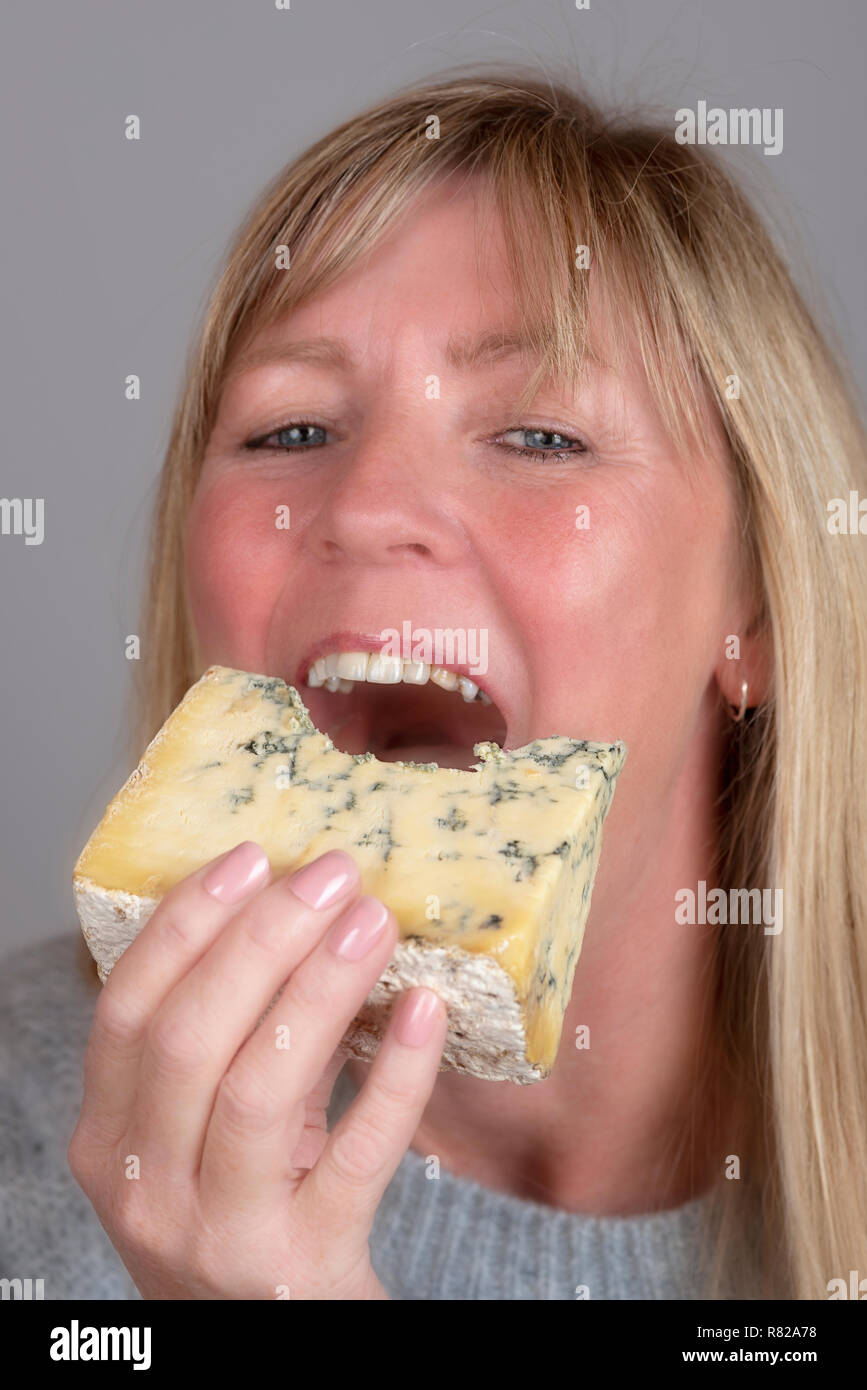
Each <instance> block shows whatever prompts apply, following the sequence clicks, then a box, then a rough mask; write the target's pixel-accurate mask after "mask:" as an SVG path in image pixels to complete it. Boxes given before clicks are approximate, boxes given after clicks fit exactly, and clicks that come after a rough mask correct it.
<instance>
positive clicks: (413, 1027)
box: [394, 989, 439, 1047]
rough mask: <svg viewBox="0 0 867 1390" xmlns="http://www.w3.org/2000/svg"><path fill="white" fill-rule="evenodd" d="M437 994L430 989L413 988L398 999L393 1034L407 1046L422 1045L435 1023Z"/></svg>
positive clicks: (437, 1003) (437, 1002)
mask: <svg viewBox="0 0 867 1390" xmlns="http://www.w3.org/2000/svg"><path fill="white" fill-rule="evenodd" d="M438 1005H439V996H438V995H436V994H434V992H433V990H431V989H413V990H410V992H409V993H408V994H405V995H404V997H403V998H402V999H401V1000H400V1003H399V1004H398V1014H397V1018H396V1019H395V1024H394V1035H395V1037H396V1038H397V1040H398V1042H402V1043H405V1044H406V1046H407V1047H423V1046H424V1044H425V1043H426V1042H427V1040H428V1038H429V1037H430V1035H431V1033H432V1032H433V1028H434V1024H435V1023H436V1018H437V1012H438Z"/></svg>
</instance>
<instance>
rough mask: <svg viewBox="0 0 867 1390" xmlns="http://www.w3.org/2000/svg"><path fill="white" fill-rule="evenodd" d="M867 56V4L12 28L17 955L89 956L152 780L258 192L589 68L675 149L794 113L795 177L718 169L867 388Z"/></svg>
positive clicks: (554, 0)
mask: <svg viewBox="0 0 867 1390" xmlns="http://www.w3.org/2000/svg"><path fill="white" fill-rule="evenodd" d="M865 36H867V7H865V6H864V4H863V0H823V2H822V3H821V4H819V3H817V0H725V2H724V3H723V0H591V7H590V9H589V10H587V11H578V10H576V9H575V6H574V3H573V0H516V3H505V4H503V3H474V0H437V3H431V0H368V3H364V0H292V3H291V9H290V10H288V11H278V10H276V9H275V8H274V4H273V0H181V2H180V3H179V0H147V3H144V4H143V3H141V0H110V3H109V0H105V3H95V0H90V3H82V0H77V3H73V4H69V3H68V0H39V3H38V4H31V5H27V6H25V5H24V4H21V3H19V4H17V5H14V6H13V5H6V6H4V8H3V13H2V18H0V132H2V134H0V143H2V152H0V188H2V206H3V215H2V240H3V254H2V272H0V296H2V299H0V323H2V330H0V352H2V362H0V382H2V413H0V428H2V454H0V458H2V474H0V496H8V497H44V499H45V539H44V542H43V544H42V545H41V546H26V545H25V544H24V540H23V537H21V536H0V644H2V645H0V662H2V668H0V692H2V704H0V709H2V720H0V768H2V783H3V795H2V825H0V829H2V835H0V876H2V877H0V881H2V889H3V891H2V906H0V953H3V952H6V951H8V950H10V949H12V948H13V947H15V946H17V945H19V944H24V943H27V942H31V941H36V940H38V939H40V938H43V937H47V936H52V935H55V934H58V933H61V932H63V931H69V932H76V931H77V930H78V927H77V919H76V916H75V910H74V907H73V903H72V896H71V889H70V876H71V872H72V866H73V864H74V862H75V859H76V857H77V855H78V853H79V851H80V849H81V848H82V846H83V844H84V842H85V840H86V839H87V837H88V835H89V834H90V832H91V831H92V829H93V828H94V826H95V825H96V823H97V821H98V820H99V818H100V816H101V815H102V812H103V809H104V807H105V804H106V803H107V801H109V800H110V799H111V797H112V796H113V795H114V793H115V792H116V791H117V789H118V788H119V786H120V785H121V782H122V781H123V780H124V778H125V777H126V775H127V774H128V772H129V770H130V764H129V762H128V760H127V754H126V721H127V717H128V715H127V711H128V700H129V693H130V689H131V672H130V663H128V662H127V661H126V659H125V657H124V647H123V641H124V637H125V636H126V634H127V633H129V632H135V631H137V630H138V614H139V594H140V592H141V586H142V581H143V576H144V564H143V561H144V550H143V543H144V538H145V533H146V524H147V520H148V516H149V511H150V508H151V504H152V501H153V498H154V495H155V486H156V480H157V476H158V472H159V468H160V464H161V460H162V454H163V451H164V449H165V447H166V444H167V441H168V429H169V422H170V415H171V410H172V406H173V403H174V400H175V396H176V392H177V389H178V384H179V379H180V371H181V368H182V364H183V362H184V358H185V354H186V351H187V345H188V343H189V340H190V337H191V333H192V330H193V327H194V325H195V324H196V323H197V321H198V319H199V316H200V315H201V313H202V311H203V309H204V306H205V303H206V298H207V294H208V292H209V289H210V287H211V286H212V285H213V282H214V277H215V274H216V272H217V268H218V265H219V262H220V258H221V255H222V253H223V251H224V248H225V246H226V243H227V240H228V238H229V237H230V235H231V233H232V232H233V231H234V229H235V227H236V225H237V224H238V222H239V221H240V219H241V216H242V214H243V212H244V211H245V209H246V207H247V206H248V204H249V202H250V201H251V200H252V199H253V197H254V196H255V195H256V194H257V192H258V191H259V189H260V188H261V187H262V186H263V184H264V183H265V182H266V180H268V179H270V178H271V176H272V175H273V174H274V173H275V172H276V171H277V169H278V168H280V167H281V166H282V165H283V164H284V163H285V162H286V161H287V160H288V159H290V158H291V157H293V156H294V155H295V154H296V153H298V152H299V151H300V150H301V149H303V148H304V147H305V145H307V144H308V143H310V142H311V141H312V140H314V139H316V138H318V137H319V136H320V135H322V134H323V133H324V132H326V131H327V130H329V129H330V128H331V127H333V126H334V125H336V124H337V123H338V122H339V121H341V120H343V119H345V118H346V117H347V116H350V115H352V113H353V112H354V111H357V110H360V109H361V108H362V107H363V106H365V105H366V104H368V103H369V102H370V101H373V100H376V99H378V98H380V97H383V96H385V95H387V94H389V93H390V92H392V91H393V90H394V89H395V88H396V87H398V86H400V85H403V84H404V83H406V82H409V81H411V80H413V79H415V78H418V79H421V78H423V77H425V76H426V75H428V74H430V73H433V72H437V73H439V72H441V71H442V70H443V69H445V68H447V67H449V66H451V65H454V64H459V63H460V64H463V63H467V62H469V61H473V60H475V61H479V62H481V61H490V60H495V59H500V60H503V61H513V62H514V61H519V62H523V63H532V64H534V65H536V66H538V68H539V69H540V71H543V72H544V71H546V70H549V69H550V65H551V64H552V63H554V64H556V65H557V70H556V71H555V73H554V75H556V76H560V75H561V74H562V71H563V68H564V65H566V66H571V67H573V68H574V70H575V71H576V72H577V74H578V75H579V76H580V77H581V79H582V80H583V82H584V84H585V85H586V87H587V88H588V89H589V91H590V92H591V93H592V94H593V95H595V96H597V97H599V98H602V99H603V100H606V101H609V102H616V103H621V102H623V101H626V102H628V103H629V104H633V103H635V102H643V103H644V104H645V106H650V107H651V108H654V109H655V110H656V111H657V112H658V113H660V114H662V115H663V116H664V117H665V118H666V120H667V121H669V122H670V123H671V124H672V125H673V122H674V111H675V110H676V109H677V108H678V107H680V106H693V107H694V106H695V103H696V101H697V100H699V99H700V98H704V99H705V100H707V102H708V104H709V105H719V106H723V107H726V108H729V107H731V106H748V107H751V106H758V107H771V108H776V107H782V108H783V110H784V148H783V151H782V153H781V154H779V155H778V156H776V157H766V156H764V155H762V153H761V151H760V150H755V149H748V148H744V147H740V148H735V149H731V150H729V151H727V152H726V151H722V152H723V153H724V154H726V155H727V157H728V158H730V159H732V160H733V162H734V163H735V164H736V166H737V168H738V169H739V170H741V171H743V172H744V173H745V174H746V176H747V177H746V182H747V185H748V187H749V188H750V189H751V190H752V192H753V194H754V196H755V197H757V199H758V201H759V204H760V206H761V207H762V208H763V210H764V211H765V213H766V215H767V216H769V217H770V220H771V223H772V226H773V227H774V228H775V229H776V230H777V233H778V239H780V240H781V241H782V243H783V244H784V246H785V247H786V248H787V249H788V252H789V255H790V259H791V261H792V264H793V267H794V269H795V272H796V275H797V278H798V280H799V283H800V284H801V287H802V289H804V291H805V292H806V293H807V296H808V298H809V299H810V301H811V303H813V304H814V305H815V306H817V307H818V311H819V314H820V318H821V321H822V323H823V325H825V326H826V327H829V328H830V331H831V332H832V334H833V335H834V342H835V345H836V346H837V347H838V348H839V350H840V351H841V352H842V353H843V354H844V355H845V356H846V357H847V358H848V359H849V361H850V362H851V364H852V368H853V371H854V373H855V375H856V377H857V379H858V381H860V382H861V383H863V381H864V377H865V359H867V326H865V313H864V309H865V283H867V277H865V270H864V256H865V235H864V233H865V198H864V191H863V189H864V159H863V139H864V135H863V132H864V130H865V128H867V94H865V81H864V58H865V47H867V45H865ZM129 113H135V114H137V115H138V116H140V118H141V121H142V139H141V140H140V141H139V142H130V141H127V140H126V139H124V137H123V121H124V118H125V117H126V116H127V115H128V114H129ZM823 306H825V307H823ZM130 372H135V373H137V374H139V375H140V377H141V379H142V390H143V395H142V399H141V401H139V402H136V403H131V402H127V401H125V399H124V396H123V385H124V377H125V376H126V374H127V373H130Z"/></svg>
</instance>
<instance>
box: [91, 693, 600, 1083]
mask: <svg viewBox="0 0 867 1390" xmlns="http://www.w3.org/2000/svg"><path fill="white" fill-rule="evenodd" d="M473 751H474V753H475V755H476V757H477V758H478V759H479V760H480V761H479V762H478V763H477V764H476V765H475V767H474V768H472V769H469V770H463V769H457V768H438V767H437V766H436V764H433V763H428V764H423V763H409V762H394V763H390V762H380V761H378V760H377V759H376V758H375V757H374V756H373V754H372V753H363V754H349V753H342V752H340V751H339V750H338V749H336V748H334V746H333V744H332V742H331V740H330V739H329V738H328V736H327V735H326V734H323V733H321V732H319V731H318V730H317V729H316V728H315V727H314V725H313V723H312V721H311V719H310V717H309V715H308V713H307V709H306V707H305V706H304V704H303V702H302V700H301V698H300V696H299V695H298V692H297V691H296V690H295V689H294V688H293V687H292V686H287V685H285V684H284V682H283V681H281V680H278V679H276V678H273V677H268V676H259V675H254V674H251V673H249V672H246V671H236V670H232V669H230V668H228V667H224V666H212V667H210V668H209V669H208V670H207V671H206V672H205V673H204V675H203V676H202V677H201V679H200V680H199V681H197V682H196V684H195V685H193V686H191V687H190V689H189V690H188V691H187V693H186V695H185V696H184V698H183V700H182V701H181V703H180V704H179V705H178V706H177V708H176V709H175V710H174V711H173V713H172V714H171V715H170V716H169V718H168V720H167V721H166V723H165V724H164V725H163V727H162V728H161V729H160V730H159V732H158V733H157V734H156V736H155V737H154V739H153V740H152V741H151V743H150V744H149V745H148V747H147V749H146V751H145V753H144V755H143V757H142V760H141V762H140V763H139V765H138V767H137V768H136V769H135V771H134V772H133V773H132V774H131V776H130V777H129V778H128V779H127V781H126V783H125V784H124V786H123V787H122V788H121V790H120V791H119V792H118V794H117V796H116V797H115V798H114V800H113V801H112V802H111V804H110V805H109V806H108V808H107V809H106V812H105V815H104V817H103V819H102V821H101V822H100V824H99V826H98V827H97V829H96V830H95V831H94V833H93V835H92V836H91V838H90V840H89V841H88V843H87V845H86V846H85V848H84V850H83V851H82V853H81V856H80V858H79V860H78V863H77V864H76V867H75V874H74V880H73V883H74V892H75V899H76V907H77V910H78V914H79V919H80V921H81V926H82V930H83V932H84V935H85V938H86V939H87V943H88V946H89V948H90V951H91V954H92V955H93V956H94V959H95V960H96V962H97V970H98V973H99V977H100V980H101V981H102V982H103V984H104V983H105V981H106V980H107V978H108V975H109V972H110V971H111V969H112V967H113V965H114V964H115V962H116V961H117V959H118V958H119V956H120V955H121V954H122V953H123V951H124V950H125V949H126V947H127V946H128V945H129V944H130V942H131V941H132V940H133V939H134V938H135V936H136V935H137V933H138V932H139V931H140V930H141V928H142V927H143V926H144V924H145V922H146V921H147V920H148V918H149V917H150V915H151V913H152V912H153V911H154V909H155V908H156V906H157V904H158V903H159V901H160V899H161V898H162V897H163V895H164V894H165V893H166V892H167V891H168V890H169V888H171V887H172V886H173V884H175V883H177V882H178V881H179V880H180V879H182V878H184V877H185V876H186V875H187V874H189V873H192V872H193V870H194V869H197V868H200V867H201V866H202V865H203V864H204V863H206V862H207V861H209V860H210V859H213V858H215V857H216V856H217V855H219V854H221V853H223V852H224V851H226V850H228V849H231V848H232V847H233V846H234V845H236V844H237V843H238V842H239V841H241V840H255V841H257V843H258V844H260V845H261V846H262V848H263V849H264V850H265V851H266V853H267V854H268V857H269V859H270V861H271V865H272V870H273V873H274V876H275V877H276V876H278V875H280V874H283V873H286V872H289V871H291V870H294V869H297V868H300V867H301V866H302V865H304V864H306V863H309V862H310V860H312V859H315V858H316V857H317V856H318V855H320V854H324V853H325V851H326V850H329V849H343V850H346V851H347V852H348V853H349V854H351V855H352V856H353V858H354V859H355V861H356V863H357V864H358V866H359V869H360V873H361V881H362V887H361V891H362V892H364V893H371V894H374V895H375V896H376V897H379V898H381V899H382V900H383V901H384V902H385V903H387V905H388V906H389V907H390V908H391V910H392V912H393V913H394V915H395V917H396V918H397V921H398V923H399V926H400V939H399V941H398V943H397V947H396V950H395V953H394V956H393V957H392V960H391V962H390V964H389V966H388V968H387V970H386V971H385V973H384V974H383V976H382V977H381V978H380V980H379V981H378V982H377V985H376V987H375V988H374V990H373V992H372V993H371V995H370V996H369V998H368V1000H367V1001H366V1003H365V1005H364V1007H363V1009H362V1010H361V1012H360V1013H359V1014H358V1016H357V1017H356V1019H355V1020H354V1021H353V1023H352V1025H351V1027H350V1028H349V1030H348V1031H347V1033H346V1035H345V1037H344V1039H343V1042H342V1044H341V1048H342V1050H343V1051H344V1052H346V1053H348V1054H349V1055H352V1056H355V1057H363V1058H371V1057H372V1056H373V1055H375V1053H376V1050H377V1047H378V1045H379V1041H380V1039H381V1037H382V1033H383V1032H384V1029H385V1026H386V1025H387V1022H388V1014H389V1012H390V1009H391V1005H392V1003H393V1001H394V998H395V995H396V994H397V993H398V992H400V991H402V990H404V989H407V988H410V987H411V986H413V985H416V984H423V985H427V986H429V987H430V988H431V989H434V990H436V992H437V993H438V994H439V995H440V996H441V998H442V999H443V1001H444V1002H445V1004H446V1006H447V1008H448V1013H449V1029H448V1035H447V1038H446V1043H445V1048H444V1051H443V1056H442V1064H441V1069H446V1068H455V1069H457V1070H459V1071H463V1072H468V1073H470V1074H472V1075H475V1076H481V1077H486V1078H489V1079H492V1080H493V1079H508V1080H511V1081H517V1082H530V1081H537V1080H541V1079H542V1078H544V1077H545V1076H547V1075H548V1074H549V1072H550V1070H551V1067H552V1065H553V1062H554V1058H555V1057H556V1054H557V1047H558V1044H559V1041H560V1035H561V1032H562V1027H563V1015H564V1012H565V1009H566V1006H567V1004H568V1002H569V997H570V994H571V990H572V979H573V975H574V971H575V964H576V961H577V959H578V953H579V951H580V948H581V942H582V938H583V934H584V926H585V923H586V920H587V913H588V910H589V906H590V894H591V890H592V886H593V879H594V876H595V872H596V866H597V863H598V860H599V853H600V848H601V831H602V822H603V820H604V818H605V815H606V813H607V811H608V808H609V806H610V804H611V798H612V796H613V794H614V786H615V781H616V778H617V775H618V773H619V771H620V769H621V767H622V765H623V762H624V759H625V756H626V750H625V748H624V746H623V744H622V743H614V744H603V743H589V742H586V741H583V740H577V739H571V738H544V739H537V740H535V741H533V742H531V743H528V744H526V745H525V746H524V747H523V748H516V749H511V750H509V751H507V752H506V751H503V750H502V749H500V748H499V747H498V745H497V744H495V743H478V744H476V745H475V747H474V750H473Z"/></svg>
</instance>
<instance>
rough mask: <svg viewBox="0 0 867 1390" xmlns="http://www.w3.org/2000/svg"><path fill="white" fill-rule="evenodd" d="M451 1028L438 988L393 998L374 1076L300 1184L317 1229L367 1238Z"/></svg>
mask: <svg viewBox="0 0 867 1390" xmlns="http://www.w3.org/2000/svg"><path fill="white" fill-rule="evenodd" d="M447 1028H448V1015H447V1012H446V1007H445V1005H444V1004H443V1002H442V1000H441V999H440V998H439V996H438V995H437V994H435V993H434V992H433V991H432V990H429V989H424V988H415V989H411V990H409V991H408V992H407V993H406V994H404V995H403V996H402V997H401V998H400V999H399V1000H398V1002H397V1004H396V1005H395V1007H394V1010H393V1014H392V1018H391V1020H390V1022H389V1026H388V1029H387V1031H386V1033H385V1036H384V1038H383V1040H382V1043H381V1045H380V1048H379V1051H378V1052H377V1054H376V1057H375V1059H374V1061H373V1064H372V1066H371V1068H370V1075H369V1076H368V1077H367V1079H366V1080H365V1082H364V1085H363V1086H362V1088H361V1090H360V1091H359V1093H358V1095H357V1096H356V1097H355V1099H354V1100H353V1102H352V1104H351V1105H350V1106H349V1107H348V1109H347V1110H346V1111H345V1112H344V1114H343V1115H342V1116H341V1117H340V1119H339V1120H338V1122H337V1124H336V1125H335V1127H334V1130H333V1132H332V1133H331V1135H330V1136H329V1139H328V1143H327V1144H326V1145H325V1148H324V1150H323V1152H322V1156H321V1158H320V1159H319V1162H318V1163H317V1164H316V1166H315V1167H314V1168H312V1169H311V1170H310V1172H309V1173H308V1174H307V1176H306V1177H305V1178H304V1180H303V1182H302V1183H301V1185H300V1187H299V1188H298V1193H297V1195H298V1198H299V1199H300V1201H301V1202H302V1203H303V1204H304V1205H305V1206H306V1207H307V1210H308V1211H309V1212H310V1214H311V1217H313V1216H314V1215H315V1219H316V1221H317V1224H318V1228H319V1229H320V1230H323V1231H324V1232H326V1233H330V1234H332V1235H333V1236H334V1238H335V1239H339V1238H344V1239H347V1238H350V1239H351V1238H354V1239H357V1240H359V1241H366V1240H367V1239H368V1237H369V1235H370V1229H371V1227H372V1225H373V1218H374V1216H375V1215H376V1209H377V1207H378V1206H379V1203H380V1202H381V1200H382V1196H383V1193H384V1192H385V1189H386V1188H387V1186H388V1184H389V1183H390V1182H391V1179H392V1178H393V1177H394V1174H395V1172H396V1171H397V1168H398V1167H399V1165H400V1162H401V1159H402V1158H403V1155H404V1154H405V1153H406V1151H407V1149H408V1148H409V1145H410V1143H411V1141H412V1138H413V1136H414V1134H415V1132H416V1130H417V1129H418V1127H419V1124H420V1123H421V1118H422V1115H423V1114H424V1109H425V1106H426V1105H427V1103H428V1100H429V1099H430V1095H431V1091H432V1090H433V1087H434V1083H435V1081H436V1078H437V1070H438V1067H439V1063H440V1059H441V1057H442V1050H443V1046H444V1044H445V1039H446V1032H447ZM348 1212H351V1213H353V1214H354V1220H353V1222H350V1223H348V1222H347V1213H348Z"/></svg>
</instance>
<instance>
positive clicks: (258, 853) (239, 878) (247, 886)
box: [202, 840, 269, 903]
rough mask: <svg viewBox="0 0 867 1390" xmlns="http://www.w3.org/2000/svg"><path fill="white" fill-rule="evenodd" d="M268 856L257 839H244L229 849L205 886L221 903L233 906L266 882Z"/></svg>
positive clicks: (208, 874)
mask: <svg viewBox="0 0 867 1390" xmlns="http://www.w3.org/2000/svg"><path fill="white" fill-rule="evenodd" d="M268 867H269V865H268V856H267V854H266V853H265V851H264V850H263V849H262V848H261V846H260V845H257V844H256V842H255V841H254V840H242V842H241V844H239V845H236V846H235V848H234V849H230V850H229V851H228V853H226V854H224V855H223V857H222V858H221V859H218V860H217V862H216V863H215V864H212V865H211V867H210V868H209V869H208V872H207V873H206V874H205V875H204V877H203V878H202V887H203V888H206V889H207V891H208V892H209V893H210V894H211V897H213V898H217V899H218V900H219V901H220V902H221V903H234V902H237V901H238V899H239V898H243V897H244V895H245V893H250V892H252V890H253V889H254V888H258V887H259V886H260V884H262V883H264V882H265V879H266V878H267V876H268Z"/></svg>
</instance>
